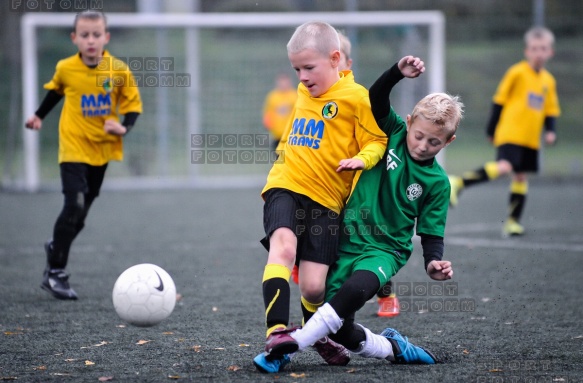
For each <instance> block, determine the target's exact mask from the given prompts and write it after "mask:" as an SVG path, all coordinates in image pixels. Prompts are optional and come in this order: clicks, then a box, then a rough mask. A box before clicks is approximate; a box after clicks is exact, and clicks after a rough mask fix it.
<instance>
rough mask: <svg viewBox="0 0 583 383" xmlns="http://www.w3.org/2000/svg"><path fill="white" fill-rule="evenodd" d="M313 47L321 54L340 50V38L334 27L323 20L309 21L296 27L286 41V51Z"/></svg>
mask: <svg viewBox="0 0 583 383" xmlns="http://www.w3.org/2000/svg"><path fill="white" fill-rule="evenodd" d="M306 49H314V50H316V51H317V52H319V53H321V54H322V55H325V56H327V55H329V54H330V53H331V52H333V51H335V50H336V51H340V39H339V38H338V33H337V32H336V29H334V27H332V26H331V25H330V24H328V23H325V22H323V21H309V22H307V23H304V24H302V25H300V26H299V27H297V28H296V30H295V32H294V34H293V35H292V37H291V38H290V40H289V42H288V43H287V52H288V53H292V54H293V53H299V52H301V51H303V50H306Z"/></svg>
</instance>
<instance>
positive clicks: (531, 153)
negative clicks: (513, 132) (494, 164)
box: [496, 144, 538, 173]
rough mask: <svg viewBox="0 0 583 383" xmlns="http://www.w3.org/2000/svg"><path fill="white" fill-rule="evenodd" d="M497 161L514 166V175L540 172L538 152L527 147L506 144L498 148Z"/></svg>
mask: <svg viewBox="0 0 583 383" xmlns="http://www.w3.org/2000/svg"><path fill="white" fill-rule="evenodd" d="M496 160H506V161H508V162H510V163H511V164H512V171H514V173H527V172H533V173H536V172H538V150H536V149H531V148H527V147H525V146H520V145H513V144H504V145H500V146H498V148H497V154H496Z"/></svg>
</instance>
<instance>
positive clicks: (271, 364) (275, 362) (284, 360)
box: [253, 352, 291, 374]
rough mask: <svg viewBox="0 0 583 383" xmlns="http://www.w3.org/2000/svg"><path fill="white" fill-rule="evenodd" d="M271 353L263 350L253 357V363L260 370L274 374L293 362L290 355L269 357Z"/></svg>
mask: <svg viewBox="0 0 583 383" xmlns="http://www.w3.org/2000/svg"><path fill="white" fill-rule="evenodd" d="M268 356H269V354H267V353H266V352H262V353H261V354H259V355H257V356H256V357H255V358H253V364H254V365H255V367H257V369H258V370H259V372H263V373H266V374H273V373H276V372H281V371H283V368H284V367H285V366H286V365H288V364H289V363H290V362H291V359H290V357H289V355H283V356H282V357H280V358H277V359H268V358H267V357H268Z"/></svg>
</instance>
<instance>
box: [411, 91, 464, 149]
mask: <svg viewBox="0 0 583 383" xmlns="http://www.w3.org/2000/svg"><path fill="white" fill-rule="evenodd" d="M463 115H464V104H463V103H462V102H461V101H460V98H459V97H458V96H450V95H449V94H447V93H431V94H428V95H427V96H425V97H423V98H422V99H421V100H420V101H419V102H418V103H417V105H415V108H413V112H412V113H411V124H412V123H413V121H415V119H416V118H417V117H419V116H421V117H423V118H425V119H426V120H429V121H431V122H432V123H433V124H435V125H438V126H441V127H442V128H443V129H445V130H446V131H447V132H448V134H447V139H450V138H451V137H452V136H453V135H454V134H455V132H456V130H457V128H458V126H459V124H460V122H461V120H462V117H463Z"/></svg>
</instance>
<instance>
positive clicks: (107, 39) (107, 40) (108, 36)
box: [105, 32, 111, 44]
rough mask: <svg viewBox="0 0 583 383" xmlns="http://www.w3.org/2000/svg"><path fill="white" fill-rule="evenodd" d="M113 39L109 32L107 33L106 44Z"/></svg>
mask: <svg viewBox="0 0 583 383" xmlns="http://www.w3.org/2000/svg"><path fill="white" fill-rule="evenodd" d="M110 37H111V35H110V34H109V32H105V43H106V44H107V43H109V38H110Z"/></svg>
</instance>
